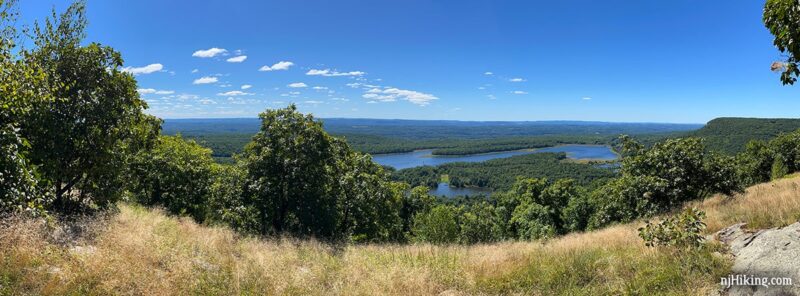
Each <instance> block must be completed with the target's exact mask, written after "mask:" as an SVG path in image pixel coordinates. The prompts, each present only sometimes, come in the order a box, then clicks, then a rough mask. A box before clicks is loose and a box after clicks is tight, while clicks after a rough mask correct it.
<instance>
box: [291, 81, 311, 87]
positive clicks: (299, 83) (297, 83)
mask: <svg viewBox="0 0 800 296" xmlns="http://www.w3.org/2000/svg"><path fill="white" fill-rule="evenodd" d="M287 86H288V87H291V88H302V87H308V85H306V84H305V83H302V82H295V83H290V84H289V85H287Z"/></svg>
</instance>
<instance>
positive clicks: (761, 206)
mask: <svg viewBox="0 0 800 296" xmlns="http://www.w3.org/2000/svg"><path fill="white" fill-rule="evenodd" d="M690 206H696V207H699V208H701V209H703V210H704V211H706V214H707V216H708V218H707V220H706V224H707V225H708V228H707V230H708V232H709V233H711V232H715V231H718V230H720V229H722V228H725V227H727V226H730V225H732V224H736V223H740V222H744V223H747V227H749V228H753V229H761V228H770V227H780V226H785V225H788V224H791V223H794V222H797V221H799V220H800V176H797V175H794V176H791V177H788V178H784V179H780V180H776V181H773V182H769V183H763V184H758V185H755V186H752V187H750V188H747V190H746V191H745V192H744V193H743V194H739V195H736V196H733V197H727V196H721V195H717V196H714V197H711V198H708V199H706V200H704V201H701V202H694V203H691V204H690Z"/></svg>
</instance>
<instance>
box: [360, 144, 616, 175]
mask: <svg viewBox="0 0 800 296" xmlns="http://www.w3.org/2000/svg"><path fill="white" fill-rule="evenodd" d="M432 152H433V150H432V149H427V150H417V151H413V152H406V153H391V154H375V155H373V156H372V159H373V160H374V161H375V162H377V163H379V164H381V165H386V166H390V167H393V168H395V169H398V170H402V169H407V168H413V167H418V166H423V165H429V166H437V165H441V164H445V163H451V162H481V161H487V160H490V159H496V158H506V157H512V156H517V155H525V154H531V153H544V152H565V153H566V154H567V157H569V158H572V159H577V160H581V159H592V160H614V159H617V154H615V153H614V151H612V150H611V147H608V146H602V145H561V146H554V147H547V148H540V149H525V150H514V151H502V152H491V153H481V154H469V155H433V154H432Z"/></svg>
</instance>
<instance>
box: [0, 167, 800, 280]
mask: <svg viewBox="0 0 800 296" xmlns="http://www.w3.org/2000/svg"><path fill="white" fill-rule="evenodd" d="M798 186H800V178H792V179H785V180H780V181H777V182H773V183H769V184H761V185H757V186H754V187H752V188H750V189H748V191H747V193H746V194H744V195H743V196H739V197H736V198H734V199H727V200H725V199H724V198H721V197H713V198H710V199H707V200H706V201H704V202H702V203H698V204H701V206H702V207H703V208H704V209H706V211H707V212H708V216H709V217H708V224H709V228H710V229H709V231H714V230H717V229H719V228H721V227H724V226H727V225H729V224H732V223H735V222H740V221H741V222H749V223H753V224H754V225H756V226H758V227H771V226H777V225H784V224H788V223H790V222H794V221H796V220H797V218H798V216H800V191H798V190H797V189H798ZM6 221H7V222H8V221H9V220H6ZM95 223H97V222H95ZM0 224H2V223H0ZM4 224H5V225H4V226H0V294H3V295H5V294H15V295H16V294H26V293H27V294H50V295H60V294H97V295H106V294H157V295H185V294H217V295H219V294H256V295H261V294H267V295H274V294H292V295H309V294H310V295H331V294H334V295H335V294H347V295H373V294H394V295H431V294H440V293H442V292H446V293H444V294H446V295H458V294H526V295H528V294H533V295H551V294H568V295H580V294H585V295H620V294H633V295H637V294H647V295H649V294H655V295H662V294H667V295H687V294H688V295H691V294H696V295H701V294H707V293H708V292H709V291H713V290H715V289H716V288H717V281H718V279H719V277H720V276H722V275H725V274H727V272H728V270H729V266H730V262H729V260H728V259H725V258H724V257H722V256H717V255H713V254H712V251H711V250H708V251H704V252H701V253H699V254H695V255H684V256H676V255H675V254H674V253H672V252H670V251H668V250H664V249H653V248H646V247H644V246H643V244H642V242H641V240H640V239H639V238H638V237H637V235H636V228H637V226H639V225H640V224H638V223H634V224H628V225H618V226H614V227H610V228H607V229H603V230H600V231H595V232H591V233H582V234H572V235H567V236H565V237H561V238H558V239H554V240H551V241H548V242H546V243H538V242H506V243H497V244H491V245H477V246H430V245H363V246H348V247H344V248H342V249H332V248H331V247H329V246H325V245H322V244H319V243H316V242H313V241H296V240H291V239H284V240H259V239H254V238H241V237H238V236H237V235H235V234H234V233H233V232H232V231H231V230H229V229H226V228H219V227H207V226H202V225H197V224H196V223H194V222H192V221H190V220H187V219H178V218H174V217H168V216H165V215H164V214H163V213H162V212H160V211H154V210H149V209H144V208H141V207H137V206H130V205H121V206H120V212H119V213H118V214H116V215H114V216H112V217H110V218H109V219H108V220H107V222H105V223H103V224H104V226H103V227H99V226H96V225H89V226H88V227H87V228H88V229H96V230H97V233H96V234H94V235H91V236H90V237H91V238H85V239H74V238H73V239H69V240H67V241H70V242H71V243H68V244H63V243H62V244H60V243H57V242H55V241H57V240H55V239H53V236H57V237H59V236H63V235H59V234H60V233H62V232H59V231H52V230H47V229H46V228H45V227H44V225H43V223H42V222H41V221H31V220H25V221H15V222H8V223H4Z"/></svg>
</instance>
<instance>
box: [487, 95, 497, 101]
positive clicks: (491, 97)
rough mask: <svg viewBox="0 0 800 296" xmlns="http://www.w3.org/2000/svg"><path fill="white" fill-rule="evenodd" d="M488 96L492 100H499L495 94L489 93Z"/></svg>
mask: <svg viewBox="0 0 800 296" xmlns="http://www.w3.org/2000/svg"><path fill="white" fill-rule="evenodd" d="M486 97H487V98H489V99H490V100H497V97H495V96H494V95H487V96H486Z"/></svg>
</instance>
